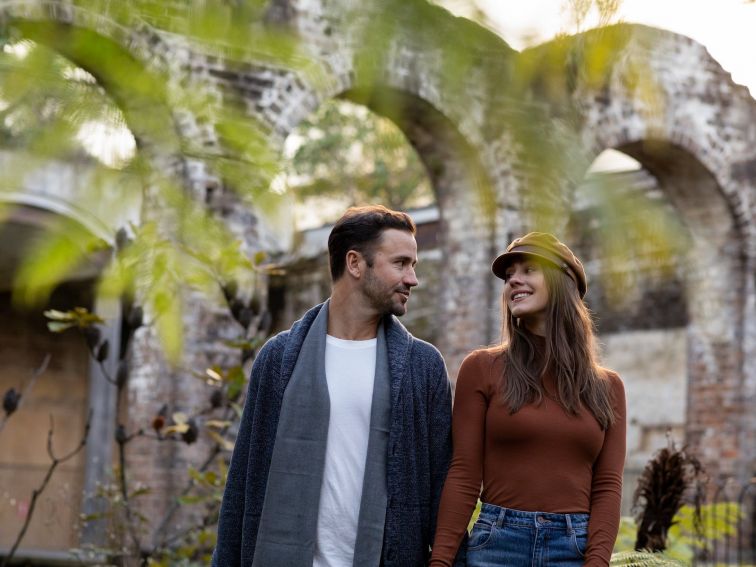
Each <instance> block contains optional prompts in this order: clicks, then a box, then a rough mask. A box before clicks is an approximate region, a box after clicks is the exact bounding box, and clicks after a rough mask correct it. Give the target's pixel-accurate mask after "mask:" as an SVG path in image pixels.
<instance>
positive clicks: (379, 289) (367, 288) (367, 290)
mask: <svg viewBox="0 0 756 567" xmlns="http://www.w3.org/2000/svg"><path fill="white" fill-rule="evenodd" d="M397 292H407V293H409V288H405V287H391V288H389V287H386V286H384V285H383V284H382V283H381V281H380V280H379V279H378V278H376V277H375V276H374V275H373V270H372V268H370V269H368V271H367V273H366V277H365V284H364V286H363V287H362V293H363V294H364V295H365V297H366V298H367V300H368V302H369V303H370V306H371V307H372V308H373V309H375V310H376V311H378V313H380V314H381V315H388V314H392V315H396V316H397V317H401V316H402V315H404V314H405V313H406V312H407V304H406V303H402V302H401V301H398V300H395V299H394V294H395V293H397Z"/></svg>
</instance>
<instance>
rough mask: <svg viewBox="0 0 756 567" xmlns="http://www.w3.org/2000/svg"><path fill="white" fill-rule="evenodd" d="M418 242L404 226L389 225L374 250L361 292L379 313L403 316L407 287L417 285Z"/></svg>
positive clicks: (408, 292)
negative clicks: (402, 228)
mask: <svg viewBox="0 0 756 567" xmlns="http://www.w3.org/2000/svg"><path fill="white" fill-rule="evenodd" d="M416 264H417V242H415V237H414V236H413V235H412V234H411V233H410V232H407V231H405V230H397V229H394V228H389V229H386V230H384V231H383V232H382V233H381V239H380V240H379V242H378V244H376V246H375V250H374V252H373V265H372V267H370V266H368V267H367V271H366V273H365V277H364V278H363V280H362V293H363V295H364V297H365V299H366V300H367V301H368V303H369V304H370V306H371V307H372V308H373V309H375V310H376V311H378V312H379V313H381V314H387V313H392V314H394V315H397V316H402V315H404V314H405V313H406V312H407V302H408V301H409V296H410V289H412V288H413V287H415V286H416V285H417V277H416V276H415V265H416Z"/></svg>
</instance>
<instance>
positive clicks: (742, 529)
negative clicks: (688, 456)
mask: <svg viewBox="0 0 756 567" xmlns="http://www.w3.org/2000/svg"><path fill="white" fill-rule="evenodd" d="M706 503H707V504H711V505H712V506H711V508H710V511H709V513H707V514H706V515H705V517H704V519H703V524H702V526H701V533H700V537H699V548H700V549H699V552H698V553H697V554H696V556H695V558H694V560H693V565H694V566H696V567H708V566H724V565H728V566H729V565H738V566H743V567H750V566H756V477H754V478H752V479H751V480H750V481H749V482H747V483H746V484H744V485H742V484H737V483H735V482H733V481H732V480H729V481H725V482H722V483H720V484H718V485H717V487H716V490H714V492H713V494H712V495H711V497H710V498H708V499H707V502H706Z"/></svg>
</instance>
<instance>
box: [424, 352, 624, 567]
mask: <svg viewBox="0 0 756 567" xmlns="http://www.w3.org/2000/svg"><path fill="white" fill-rule="evenodd" d="M503 369H504V356H503V353H502V350H501V349H500V348H494V349H484V350H477V351H475V352H473V353H471V354H470V355H468V357H467V358H466V359H465V360H464V362H463V363H462V367H461V368H460V371H459V376H458V378H457V386H456V395H455V401H454V409H453V417H452V438H453V442H454V454H453V457H452V462H451V467H450V469H449V474H448V476H447V478H446V483H445V484H444V489H443V493H442V496H441V504H440V507H439V513H438V526H437V529H436V538H435V542H434V545H433V554H432V556H431V562H430V565H431V567H440V566H442V565H443V566H451V565H452V563H453V561H454V556H455V554H456V552H457V549H458V548H459V545H460V543H461V541H462V536H463V534H464V532H465V529H466V528H467V524H468V522H469V521H470V516H471V515H472V512H473V509H474V508H475V503H476V501H477V498H478V496H479V495H480V498H481V500H482V501H483V502H488V503H490V504H495V505H497V506H502V507H506V508H513V509H515V510H526V511H531V512H536V511H537V512H555V513H562V514H569V513H589V514H590V521H589V524H588V546H587V548H586V552H585V563H584V564H585V565H586V566H587V567H606V566H607V565H609V558H610V556H611V553H612V548H613V547H614V540H615V538H616V537H617V531H618V529H619V516H620V499H621V495H622V469H623V467H624V463H625V429H626V423H625V422H626V419H625V415H626V409H625V390H624V387H623V385H622V381H621V380H620V378H619V376H618V375H617V374H615V373H614V372H611V371H607V378H608V379H609V380H610V382H611V391H612V395H613V404H614V410H615V415H616V420H615V422H614V424H613V425H611V426H610V427H609V428H608V429H607V430H606V431H604V430H602V429H601V427H600V426H599V424H598V422H597V421H596V420H595V419H594V417H593V415H592V414H591V413H590V412H589V411H588V410H586V409H583V410H582V411H581V412H580V413H579V414H578V415H577V416H574V415H569V414H568V413H567V412H566V411H565V410H564V409H563V408H562V407H561V406H560V405H559V404H558V403H557V402H556V401H554V399H551V398H552V396H549V395H548V393H550V392H551V393H553V392H555V391H556V388H555V384H554V378H553V377H550V376H545V377H544V382H543V386H544V388H545V390H546V392H547V397H545V398H544V399H543V401H541V402H540V403H532V404H528V405H525V406H523V407H522V408H521V409H520V410H519V411H518V412H516V413H514V414H510V412H509V409H508V408H507V407H506V405H505V404H504V402H503V400H502V395H501V390H500V383H501V380H502V378H501V377H502V373H503ZM481 483H482V485H483V490H482V493H481V490H480V488H481Z"/></svg>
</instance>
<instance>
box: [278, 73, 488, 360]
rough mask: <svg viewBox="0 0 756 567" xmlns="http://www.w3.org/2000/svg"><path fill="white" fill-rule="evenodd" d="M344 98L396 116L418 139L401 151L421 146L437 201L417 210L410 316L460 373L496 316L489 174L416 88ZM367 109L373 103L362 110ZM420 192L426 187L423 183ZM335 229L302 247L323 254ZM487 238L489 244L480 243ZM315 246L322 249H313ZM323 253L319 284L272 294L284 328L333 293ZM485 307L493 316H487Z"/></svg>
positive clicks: (395, 121)
mask: <svg viewBox="0 0 756 567" xmlns="http://www.w3.org/2000/svg"><path fill="white" fill-rule="evenodd" d="M340 98H341V99H344V100H348V101H350V102H351V103H353V104H356V105H360V107H362V108H367V109H369V110H370V111H372V112H374V113H375V114H376V115H378V116H381V117H383V119H384V120H390V121H391V122H392V123H393V124H394V125H395V126H396V127H397V128H398V129H399V130H400V131H401V133H402V134H401V135H402V136H403V137H406V140H407V141H408V143H409V145H411V148H408V147H407V148H406V149H404V150H402V151H403V152H416V156H417V163H422V166H423V169H424V172H425V173H424V175H423V176H421V177H424V179H423V181H422V182H421V184H420V185H421V186H423V185H426V184H427V185H426V186H428V187H430V188H431V189H432V195H433V197H434V200H435V206H433V207H423V208H421V209H418V210H417V211H416V222H417V223H418V225H419V227H418V228H419V231H418V243H419V252H420V254H419V255H420V260H421V261H420V263H419V268H418V275H419V279H420V286H419V287H418V288H417V291H416V292H413V298H412V300H411V301H412V303H411V305H410V308H409V311H408V315H407V316H405V318H404V322H405V323H406V324H407V325H408V327H410V329H411V330H412V331H413V332H414V333H416V334H417V335H418V336H420V337H422V338H426V339H428V340H431V341H432V342H434V344H436V345H437V346H438V347H439V349H440V350H441V352H442V353H443V354H444V356H445V357H446V360H447V364H448V367H449V369H450V371H451V372H452V373H455V372H456V370H457V368H458V367H459V363H460V362H461V360H462V358H463V357H464V356H465V355H466V353H467V352H469V350H470V348H471V347H472V346H474V345H478V344H485V343H486V342H487V340H488V336H490V334H491V328H492V325H493V324H494V317H493V314H489V311H488V309H487V305H488V304H490V301H491V293H492V291H491V289H490V285H488V283H489V282H488V278H487V277H485V276H484V275H483V274H484V272H486V271H487V263H488V262H489V261H490V257H492V254H493V251H492V244H490V243H491V240H492V239H491V234H492V230H493V228H492V227H493V219H492V218H489V217H488V216H487V214H486V211H492V210H493V207H484V206H483V203H484V202H485V200H486V199H487V198H490V192H489V184H488V183H489V182H488V179H487V177H486V175H485V174H484V173H483V171H482V168H481V166H480V163H479V161H478V158H477V156H476V154H475V153H474V152H473V150H472V148H471V146H470V145H469V143H468V142H467V141H466V140H465V139H464V138H463V136H462V135H461V134H460V133H459V132H458V131H457V129H456V127H455V126H454V125H453V124H452V123H451V122H450V121H449V119H448V118H446V117H445V116H444V115H443V114H442V113H441V112H439V111H438V110H437V109H435V108H434V107H433V106H432V105H430V104H429V103H427V102H425V101H423V100H422V99H420V98H418V97H417V96H415V95H412V94H410V93H406V92H402V91H398V90H395V89H390V88H377V87H376V88H371V89H369V90H361V89H352V90H349V91H346V92H344V93H342V94H341V96H340ZM361 112H362V113H364V112H367V111H365V110H359V111H356V113H361ZM395 135H398V133H397V134H395ZM404 155H410V154H407V153H405V154H404ZM412 159H413V160H414V157H413V158H412ZM391 173H393V172H391V171H389V172H388V174H389V175H390V174H391ZM420 194H421V196H422V195H423V193H422V189H421V193H420ZM424 195H425V196H423V197H422V198H424V199H426V201H421V202H420V203H418V204H421V203H427V202H428V200H430V196H429V195H428V193H425V194H424ZM408 203H410V204H411V202H408ZM338 212H339V213H340V212H341V210H339V211H338ZM329 231H330V228H326V229H323V230H321V231H320V232H318V230H317V229H314V230H313V231H312V232H311V233H309V234H307V233H306V234H305V235H304V236H306V237H307V238H305V239H303V240H302V241H301V242H300V243H299V246H300V254H301V255H304V256H310V257H314V256H316V255H317V254H320V255H321V258H323V256H322V252H323V251H325V249H326V248H325V243H326V240H327V234H328V232H329ZM313 242H317V243H318V244H317V245H314V244H312V243H313ZM481 242H483V243H488V244H484V245H483V246H481V245H480V243H481ZM312 246H314V248H312ZM311 248H312V249H311ZM316 249H317V250H318V252H314V250H316ZM321 261H323V262H324V263H323V268H322V270H323V271H322V273H321V275H319V276H318V278H319V281H320V283H319V284H318V286H319V287H317V288H313V286H312V285H310V284H307V285H302V286H301V290H302V296H301V298H300V299H299V300H298V301H297V302H292V301H287V299H286V298H285V297H284V296H285V294H282V293H281V292H278V293H277V292H274V293H273V294H272V298H273V301H274V302H276V303H277V305H276V306H274V307H273V309H274V311H275V310H276V309H278V310H279V312H285V313H286V315H285V316H282V317H279V319H278V321H277V326H278V327H279V328H285V327H287V326H288V324H290V323H291V322H292V321H293V320H294V319H295V318H296V317H297V316H298V315H300V314H301V312H302V310H303V309H304V308H306V307H308V306H311V305H313V304H315V303H317V302H318V301H320V300H322V299H324V298H325V297H326V296H327V294H328V292H329V289H330V287H329V286H330V282H329V280H328V277H327V256H326V258H325V260H321ZM304 272H306V274H307V277H308V278H311V277H313V276H312V274H313V273H314V271H313V270H312V269H307V270H304ZM313 289H316V290H317V291H313ZM294 306H296V307H294ZM481 313H484V314H489V315H491V316H490V317H489V318H487V319H486V318H485V317H484V320H481V316H480V315H481Z"/></svg>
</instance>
